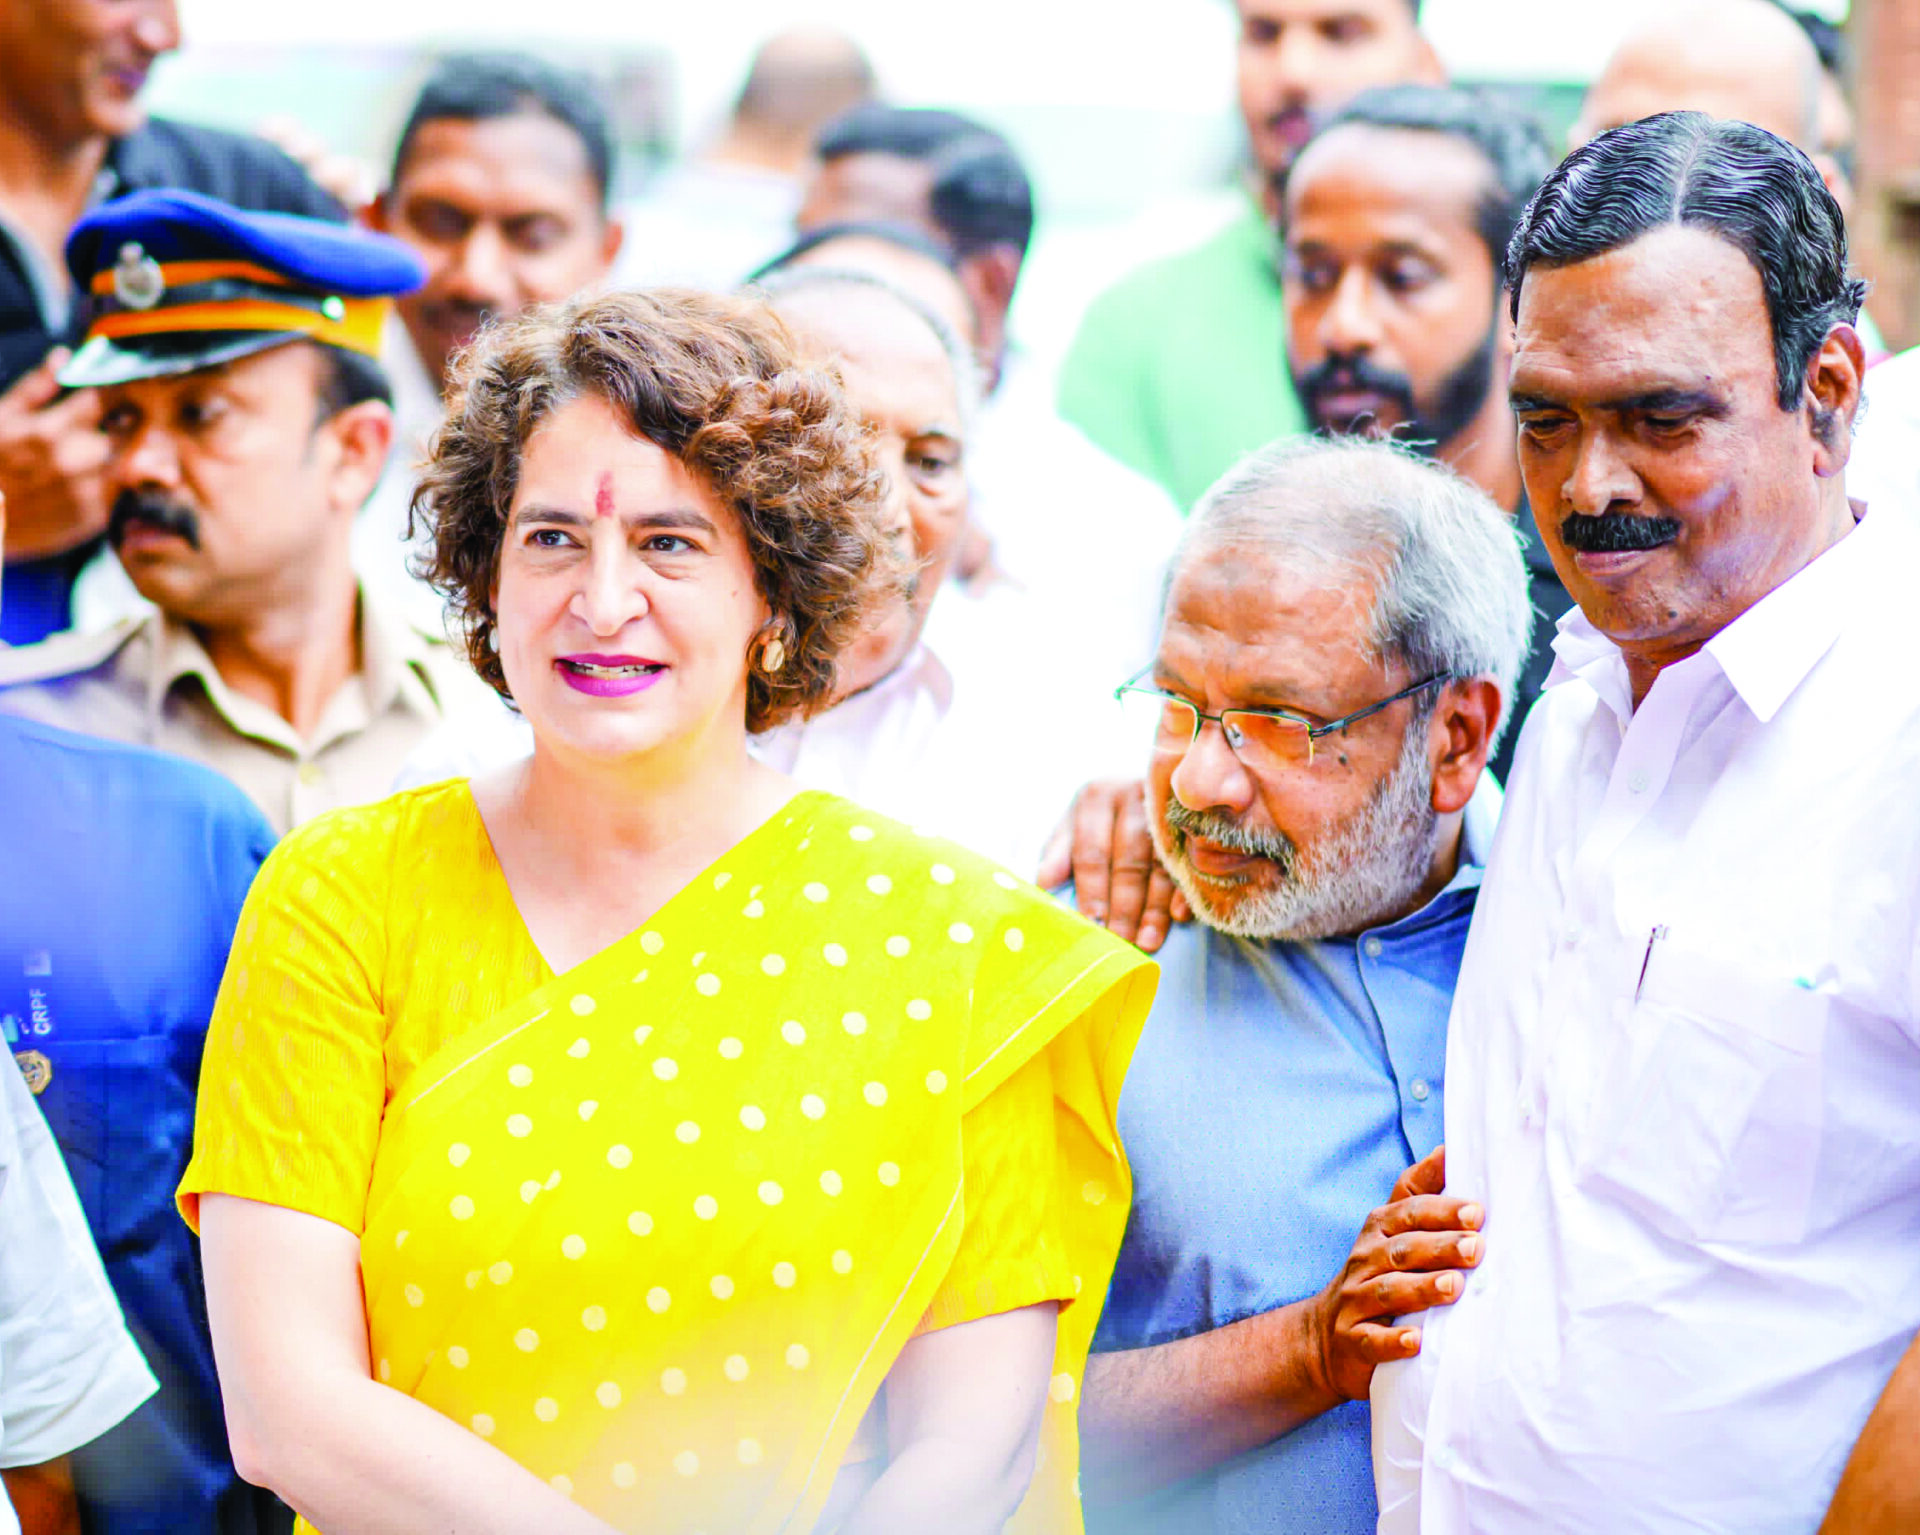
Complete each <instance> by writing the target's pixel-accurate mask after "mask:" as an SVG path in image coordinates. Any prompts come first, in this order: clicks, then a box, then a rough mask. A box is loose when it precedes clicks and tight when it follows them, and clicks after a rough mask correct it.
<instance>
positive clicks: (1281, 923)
mask: <svg viewBox="0 0 1920 1535" xmlns="http://www.w3.org/2000/svg"><path fill="white" fill-rule="evenodd" d="M1150 808H1151V807H1150ZM1147 822H1148V825H1149V826H1150V827H1151V828H1152V831H1153V845H1154V848H1155V850H1156V851H1157V852H1158V853H1159V854H1160V861H1161V862H1162V863H1164V864H1165V865H1166V866H1167V871H1168V872H1169V873H1170V874H1172V876H1173V881H1174V883H1175V884H1176V885H1178V886H1179V887H1180V890H1181V892H1182V894H1184V895H1185V896H1186V898H1187V900H1188V901H1189V902H1190V903H1191V904H1192V906H1193V910H1194V915H1195V916H1197V917H1198V918H1199V919H1200V920H1201V921H1203V922H1205V923H1206V924H1207V926H1208V927H1211V928H1216V929H1218V930H1219V931H1220V932H1223V933H1231V934H1233V935H1234V936H1235V937H1238V938H1261V939H1271V938H1290V939H1301V938H1332V937H1336V936H1338V935H1340V934H1343V933H1357V932H1359V931H1360V930H1361V929H1362V928H1365V927H1370V926H1372V925H1373V924H1374V923H1376V922H1378V921H1379V920H1380V919H1381V918H1382V917H1385V916H1386V915H1388V914H1389V913H1394V912H1399V911H1401V910H1403V909H1404V908H1405V907H1406V905H1407V904H1408V903H1409V902H1410V901H1411V900H1412V899H1413V898H1414V896H1415V895H1417V894H1418V893H1419V890H1420V887H1421V886H1422V885H1424V884H1425V883H1426V882H1427V878H1428V876H1429V875H1430V874H1431V873H1432V871H1433V852H1434V848H1435V846H1436V844H1437V843H1438V841H1439V836H1440V818H1439V817H1438V816H1437V815H1436V814H1435V813H1434V809H1433V770H1432V768H1431V767H1430V766H1429V764H1428V762H1427V733H1426V731H1425V730H1423V729H1418V728H1416V727H1415V726H1414V725H1409V727H1408V729H1407V734H1406V739H1405V741H1404V742H1403V744H1402V745H1401V748H1400V760H1399V761H1398V762H1397V763H1396V764H1395V765H1394V769H1393V772H1392V773H1391V774H1390V775H1389V776H1388V778H1387V779H1386V781H1385V782H1384V783H1382V784H1381V785H1380V787H1379V788H1378V789H1377V790H1375V791H1374V794H1373V797H1372V798H1371V799H1369V800H1368V801H1367V803H1366V804H1365V805H1364V806H1363V807H1362V808H1361V809H1360V810H1359V811H1358V812H1356V813H1355V814H1354V815H1353V816H1352V817H1351V818H1350V819H1349V820H1347V821H1346V822H1345V823H1344V824H1343V825H1341V826H1338V827H1336V828H1335V829H1334V830H1333V832H1332V833H1330V834H1329V835H1328V836H1327V837H1325V838H1324V839H1323V840H1322V841H1320V842H1318V843H1316V844H1315V845H1314V846H1313V847H1311V848H1309V849H1307V850H1306V851H1305V852H1302V851H1301V850H1300V848H1299V847H1298V846H1297V845H1296V844H1295V843H1294V842H1293V841H1292V839H1291V838H1288V837H1285V836H1282V835H1281V834H1280V833H1278V832H1253V831H1249V830H1247V829H1246V828H1245V827H1243V826H1241V825H1240V824H1239V823H1238V822H1236V821H1233V820H1231V819H1229V818H1228V817H1226V816H1222V815H1218V814H1215V813H1214V812H1212V811H1196V810H1188V809H1187V808H1186V807H1185V806H1183V805H1182V804H1181V803H1180V802H1179V801H1178V800H1172V801H1170V802H1169V803H1168V804H1167V805H1166V807H1165V814H1164V817H1163V816H1159V815H1153V814H1149V815H1148V817H1147ZM1169 827H1170V828H1171V829H1172V830H1173V831H1175V832H1188V833H1193V834H1197V835H1199V836H1202V837H1205V838H1206V839H1207V840H1208V841H1209V842H1217V843H1219V844H1220V845H1221V846H1222V847H1228V848H1232V849H1233V850H1234V851H1236V852H1242V853H1251V854H1254V855H1255V856H1257V857H1261V858H1265V859H1268V860H1270V861H1271V862H1272V864H1273V866H1274V868H1275V870H1276V871H1277V872H1278V874H1279V879H1278V881H1277V883H1276V884H1275V885H1274V886H1273V887H1272V888H1271V889H1268V890H1260V891H1256V892H1252V893H1250V894H1248V895H1245V896H1242V897H1240V898H1239V899H1237V900H1236V899H1234V898H1233V895H1232V892H1231V891H1229V890H1224V889H1222V887H1221V886H1220V885H1219V884H1217V883H1216V882H1214V881H1212V880H1208V879H1206V878H1205V877H1204V876H1202V875H1201V874H1199V873H1198V872H1197V871H1196V870H1195V869H1194V867H1193V865H1192V864H1190V863H1189V862H1188V861H1187V857H1186V853H1185V851H1184V850H1183V849H1182V848H1181V847H1180V846H1178V845H1177V844H1175V845H1171V846H1170V845H1169V842H1170V840H1171V839H1169V837H1168V835H1167V832H1168V828H1169Z"/></svg>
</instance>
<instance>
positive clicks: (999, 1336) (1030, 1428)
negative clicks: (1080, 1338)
mask: <svg viewBox="0 0 1920 1535" xmlns="http://www.w3.org/2000/svg"><path fill="white" fill-rule="evenodd" d="M1058 1314H1059V1307H1058V1305H1057V1304H1055V1303H1054V1302H1052V1301H1048V1302H1045V1303H1043V1304H1041V1305H1037V1306H1022V1307H1021V1308H1020V1309H1019V1310H1017V1311H1003V1312H1000V1313H999V1314H997V1315H994V1316H987V1317H981V1318H980V1319H979V1320H978V1321H973V1322H962V1323H959V1324H958V1325H956V1326H953V1327H943V1328H941V1329H940V1330H939V1331H937V1332H929V1333H922V1334H921V1335H920V1336H919V1337H917V1338H915V1339H914V1340H913V1341H912V1342H910V1343H908V1344H907V1346H906V1347H905V1348H904V1349H902V1350H901V1352H900V1357H899V1358H898V1359H896V1360H895V1361H894V1364H893V1368H892V1369H891V1370H889V1371H888V1372H887V1383H886V1396H887V1444H888V1462H887V1469H886V1470H885V1471H884V1472H883V1473H882V1474H881V1476H880V1479H879V1480H878V1481H876V1482H875V1483H874V1484H873V1486H872V1487H871V1488H870V1489H868V1491H867V1494H866V1496H865V1497H863V1498H862V1499H861V1500H860V1502H859V1503H858V1504H857V1505H856V1506H855V1507H854V1509H853V1511H852V1512H851V1513H850V1514H849V1515H848V1516H847V1520H846V1523H845V1524H843V1525H842V1526H841V1527H840V1535H883V1532H894V1531H899V1530H906V1529H911V1530H913V1531H915V1532H916V1535H990V1532H997V1531H999V1529H1000V1528H1001V1527H1002V1526H1003V1525H1004V1524H1005V1523H1006V1522H1007V1520H1008V1519H1009V1518H1010V1517H1012V1515H1013V1511H1014V1510H1015V1509H1016V1508H1018V1507H1019V1506H1020V1500H1021V1499H1022V1498H1023V1497H1025V1496H1026V1492H1027V1484H1028V1483H1029V1482H1030V1481H1031V1480H1032V1479H1033V1468H1034V1453H1035V1448H1036V1445H1037V1442H1038V1439H1039V1434H1040V1419H1041V1415H1042V1413H1043V1412H1044V1411H1045V1408H1046V1404H1047V1382H1048V1380H1049V1378H1050V1375H1051V1371H1052V1368H1053V1348H1054V1332H1055V1325H1056V1322H1057V1319H1058Z"/></svg>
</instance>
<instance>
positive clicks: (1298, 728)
mask: <svg viewBox="0 0 1920 1535" xmlns="http://www.w3.org/2000/svg"><path fill="white" fill-rule="evenodd" d="M1151 670H1152V668H1151V667H1149V668H1148V669H1147V671H1151ZM1146 675H1147V672H1146V671H1143V672H1141V673H1140V674H1139V676H1136V677H1135V678H1133V680H1132V681H1130V682H1124V683H1122V684H1121V685H1120V686H1119V687H1117V688H1115V689H1114V690H1113V696H1114V697H1115V698H1116V699H1118V700H1119V702H1120V706H1121V708H1122V709H1124V710H1126V712H1127V716H1128V723H1129V724H1135V723H1137V724H1138V726H1139V729H1140V732H1141V733H1142V734H1144V733H1146V731H1147V730H1148V729H1151V730H1152V732H1153V747H1154V750H1155V751H1169V752H1171V751H1179V752H1184V751H1186V750H1187V749H1188V748H1189V747H1191V746H1192V745H1193V743H1194V742H1195V741H1196V740H1198V739H1199V736H1200V727H1201V726H1202V725H1203V724H1205V723H1206V722H1207V721H1209V720H1214V721H1217V722H1218V723H1219V726H1220V730H1221V733H1222V734H1223V735H1225V737H1226V739H1227V746H1228V747H1229V748H1230V749H1231V750H1232V752H1233V754H1234V756H1236V757H1238V758H1239V759H1240V760H1241V762H1243V763H1244V764H1245V765H1246V766H1247V767H1249V768H1251V769H1252V770H1253V771H1254V772H1256V773H1260V772H1277V771H1280V770H1283V769H1286V768H1294V767H1307V766H1309V765H1311V764H1312V762H1313V743H1314V742H1315V741H1317V740H1319V739H1320V737H1322V736H1326V735H1332V734H1333V733H1334V732H1335V731H1336V730H1345V729H1346V728H1347V726H1349V725H1352V724H1355V723H1357V722H1358V721H1360V720H1363V719H1365V718H1366V717H1367V716H1368V715H1370V714H1378V713H1379V712H1380V711H1381V710H1382V709H1384V708H1386V707H1388V706H1389V705H1390V704H1397V703H1399V702H1400V700H1401V699H1403V698H1411V697H1413V696H1414V695H1415V694H1416V693H1424V692H1425V691H1426V690H1427V689H1428V688H1430V687H1434V686H1436V685H1437V684H1439V683H1442V682H1445V681H1446V680H1447V679H1446V677H1445V676H1444V675H1436V676H1432V677H1428V678H1425V679H1424V680H1422V681H1420V682H1416V683H1414V684H1413V686H1412V687H1407V688H1402V689H1401V690H1400V691H1399V692H1398V693H1395V694H1394V695H1393V697H1391V698H1383V699H1381V700H1380V702H1379V703H1377V704H1368V705H1367V706H1366V708H1364V709H1356V710H1354V711H1353V713H1351V714H1343V715H1341V716H1340V718H1339V719H1337V720H1329V721H1327V723H1326V724H1324V725H1316V724H1314V722H1313V721H1312V720H1310V719H1308V718H1307V717H1306V716H1305V715H1303V714H1296V713H1295V712H1294V711H1293V710H1291V709H1222V710H1221V711H1220V712H1219V713H1218V714H1207V713H1205V712H1204V711H1202V710H1200V709H1197V708H1195V707H1194V706H1193V705H1192V704H1190V703H1188V702H1187V701H1186V699H1184V698H1178V697H1176V696H1174V695H1173V694H1172V693H1163V692H1162V691H1161V690H1160V689H1159V688H1156V687H1143V686H1141V684H1140V678H1141V677H1145V676H1146Z"/></svg>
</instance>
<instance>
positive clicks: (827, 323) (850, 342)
mask: <svg viewBox="0 0 1920 1535" xmlns="http://www.w3.org/2000/svg"><path fill="white" fill-rule="evenodd" d="M764 291H765V293H766V298H767V302H768V304H769V305H770V306H771V307H772V309H773V312H774V313H775V314H777V315H779V317H780V318H781V319H782V320H783V321H785V322H786V325H787V328H788V329H789V330H791V331H792V332H793V333H794V336H795V338H796V339H797V340H798V341H799V343H800V348H801V351H802V353H803V354H805V355H808V356H809V357H810V358H811V359H812V360H814V361H817V362H821V363H825V364H827V365H829V366H831V367H832V368H834V369H835V370H836V371H837V372H838V373H839V375H840V382H841V387H842V388H843V390H844V391H845V394H846V399H847V404H848V405H849V406H851V407H852V409H853V412H854V414H855V415H857V416H859V417H860V419H861V420H862V421H863V422H865V423H866V427H867V431H868V435H869V440H870V441H871V443H872V446H873V449H874V453H875V456H876V457H877V459H878V461H879V463H880V465H881V467H882V468H883V469H884V470H885V471H886V477H887V492H888V504H889V507H890V508H891V511H892V514H893V517H894V519H895V522H896V525H897V526H898V527H899V528H900V529H901V530H902V532H903V533H906V534H908V535H909V536H910V537H911V540H912V543H913V547H914V549H915V550H916V552H917V553H918V555H919V559H920V571H919V577H918V580H917V582H916V584H915V586H914V589H913V591H912V592H911V594H910V595H909V599H908V603H907V605H906V609H905V611H904V612H903V613H901V614H899V615H897V616H898V617H899V619H900V620H901V622H900V624H899V625H898V626H897V627H896V628H892V629H889V630H888V631H887V632H885V633H883V638H885V639H886V641H887V645H888V648H889V650H890V652H891V659H890V660H889V661H888V663H887V664H888V665H889V666H891V665H893V664H897V661H898V658H899V656H901V655H904V654H905V653H906V650H907V649H908V648H910V647H911V645H912V643H913V641H914V640H915V639H916V638H917V637H918V635H919V633H920V628H921V626H922V625H923V624H924V623H925V622H926V616H927V611H928V609H929V608H930V607H931V606H932V604H933V601H934V598H935V597H936V596H937V595H938V593H939V591H940V587H941V584H942V583H943V582H944V581H945V580H946V578H947V573H948V571H949V570H951V569H952V567H953V562H954V558H955V556H956V555H957V554H958V552H959V540H960V534H961V531H962V529H963V528H964V527H965V526H966V518H967V483H966V472H965V468H964V462H963V461H964V457H965V452H966V426H967V422H966V418H967V414H968V407H969V404H970V402H969V401H968V400H967V399H966V398H965V395H964V390H965V388H966V378H967V371H968V364H967V358H966V354H965V353H964V352H963V351H961V350H960V344H959V342H958V340H957V339H956V338H955V337H953V336H952V335H951V334H950V333H949V332H948V331H947V328H946V326H945V325H943V324H942V323H941V322H940V321H939V320H938V319H937V318H935V317H934V316H933V315H932V314H930V313H928V312H927V310H926V309H925V308H924V306H922V305H921V304H920V303H919V301H918V300H916V299H914V298H912V297H910V296H909V295H907V294H905V293H902V292H901V291H900V290H899V289H897V288H893V287H890V286H889V285H887V284H886V283H884V282H881V281H879V280H878V279H876V278H872V277H868V276H864V275H862V274H859V273H851V272H831V271H824V270H820V269H814V270H799V271H796V270H792V269H789V270H787V271H785V272H781V273H778V274H776V275H775V276H774V277H772V278H770V279H769V280H768V282H767V284H766V287H765V290H764ZM876 675H884V672H880V673H876ZM869 680H873V679H871V678H870V679H869Z"/></svg>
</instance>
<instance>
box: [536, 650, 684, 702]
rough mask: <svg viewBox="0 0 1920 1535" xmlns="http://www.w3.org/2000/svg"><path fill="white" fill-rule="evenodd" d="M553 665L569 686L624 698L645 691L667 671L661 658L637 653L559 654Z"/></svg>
mask: <svg viewBox="0 0 1920 1535" xmlns="http://www.w3.org/2000/svg"><path fill="white" fill-rule="evenodd" d="M553 665H554V670H556V671H557V672H559V673H560V677H561V680H562V681H564V682H565V683H566V684H567V686H568V687H570V688H572V689H573V690H574V691H575V692H577V693H585V694H587V695H588V696H590V697H593V698H627V697H630V696H631V695H633V694H635V693H644V692H646V690H647V689H648V688H650V687H652V686H653V685H654V683H656V682H658V681H659V680H660V678H661V677H663V676H664V675H665V674H666V670H667V666H666V663H665V662H664V661H648V660H645V659H643V658H642V657H640V656H602V655H592V654H582V655H573V656H562V657H560V659H559V660H557V661H555V662H554V663H553Z"/></svg>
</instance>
